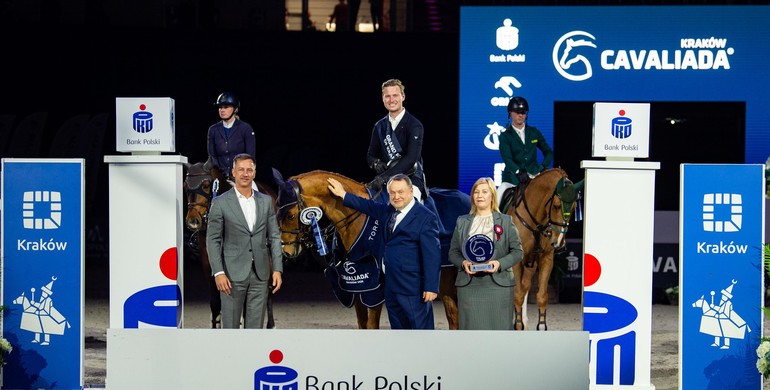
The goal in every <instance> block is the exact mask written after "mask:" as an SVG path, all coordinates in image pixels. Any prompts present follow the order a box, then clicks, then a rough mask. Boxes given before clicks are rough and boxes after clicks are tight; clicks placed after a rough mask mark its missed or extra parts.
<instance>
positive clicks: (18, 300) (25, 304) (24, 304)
mask: <svg viewBox="0 0 770 390" xmlns="http://www.w3.org/2000/svg"><path fill="white" fill-rule="evenodd" d="M13 304H14V305H21V306H22V307H23V308H24V309H26V308H27V307H29V306H30V305H31V304H30V302H29V300H28V299H27V297H26V296H24V293H21V295H19V296H18V298H16V299H14V300H13Z"/></svg>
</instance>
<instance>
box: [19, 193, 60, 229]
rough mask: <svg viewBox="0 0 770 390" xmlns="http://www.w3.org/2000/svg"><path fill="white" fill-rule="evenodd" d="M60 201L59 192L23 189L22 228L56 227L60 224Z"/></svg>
mask: <svg viewBox="0 0 770 390" xmlns="http://www.w3.org/2000/svg"><path fill="white" fill-rule="evenodd" d="M61 203H62V202H61V192H58V191H25V192H24V194H23V196H22V206H21V207H22V209H23V211H22V215H21V218H22V223H23V225H24V229H34V230H44V229H58V228H59V227H60V226H61V213H62V207H61ZM35 206H37V211H38V212H37V214H35V211H36V207H35ZM46 206H47V207H46Z"/></svg>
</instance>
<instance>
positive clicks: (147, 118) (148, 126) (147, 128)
mask: <svg viewBox="0 0 770 390" xmlns="http://www.w3.org/2000/svg"><path fill="white" fill-rule="evenodd" d="M146 109H147V106H146V105H144V104H140V105H139V110H140V111H137V112H135V113H134V114H133V116H132V117H133V118H132V123H131V127H132V128H133V129H134V131H136V132H137V133H149V132H151V131H152V117H153V116H152V113H151V112H149V111H145V110H146ZM172 120H173V118H172Z"/></svg>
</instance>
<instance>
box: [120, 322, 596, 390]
mask: <svg viewBox="0 0 770 390" xmlns="http://www.w3.org/2000/svg"><path fill="white" fill-rule="evenodd" d="M587 346H588V334H587V333H586V332H512V331H441V330H425V331H421V330H398V331H393V330H365V331H360V330H277V329H180V330H175V329H108V330H107V387H108V388H109V389H110V390H120V389H130V390H134V389H145V390H147V389H255V390H257V389H259V390H262V389H271V390H290V389H293V390H300V389H301V390H320V389H324V390H338V389H347V390H352V389H358V390H385V389H387V390H467V389H513V388H522V389H575V390H579V389H587V388H588V354H587V352H588V351H587Z"/></svg>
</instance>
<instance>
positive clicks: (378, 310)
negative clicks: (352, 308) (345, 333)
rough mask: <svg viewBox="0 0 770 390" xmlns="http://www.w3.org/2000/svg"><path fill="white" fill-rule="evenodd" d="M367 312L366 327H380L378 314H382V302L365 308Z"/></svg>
mask: <svg viewBox="0 0 770 390" xmlns="http://www.w3.org/2000/svg"><path fill="white" fill-rule="evenodd" d="M366 309H367V310H366V312H367V314H368V316H367V319H368V321H367V322H366V329H380V315H381V314H382V304H379V305H377V306H375V307H368V308H366Z"/></svg>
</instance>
